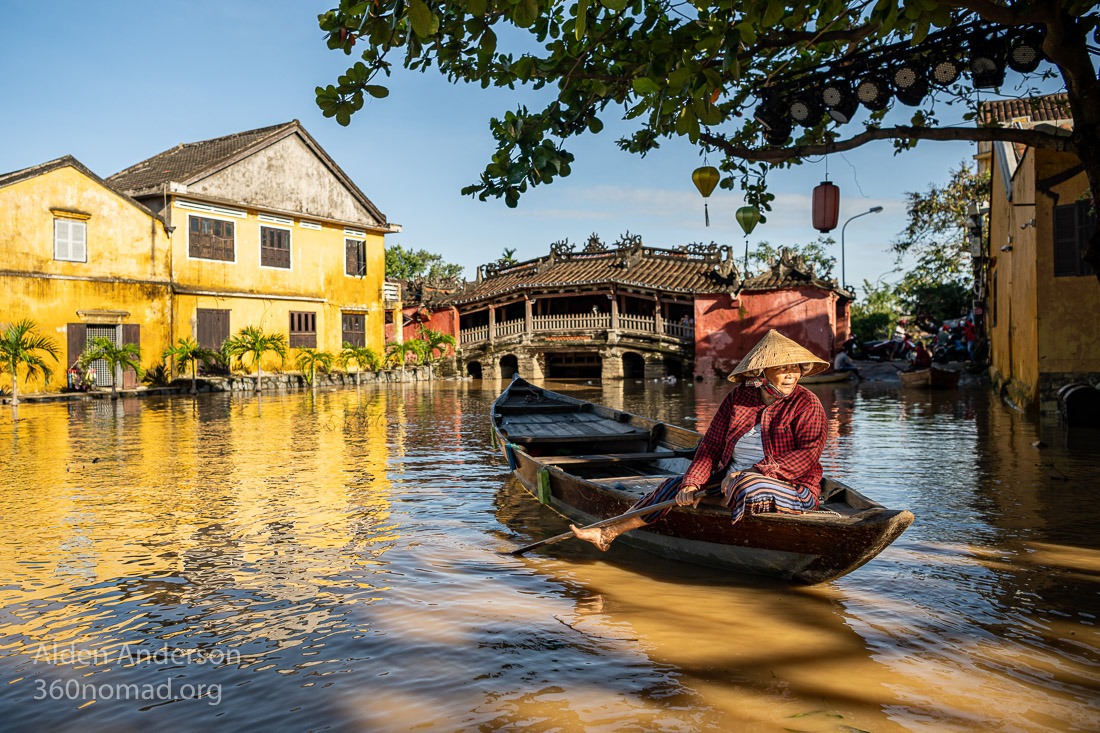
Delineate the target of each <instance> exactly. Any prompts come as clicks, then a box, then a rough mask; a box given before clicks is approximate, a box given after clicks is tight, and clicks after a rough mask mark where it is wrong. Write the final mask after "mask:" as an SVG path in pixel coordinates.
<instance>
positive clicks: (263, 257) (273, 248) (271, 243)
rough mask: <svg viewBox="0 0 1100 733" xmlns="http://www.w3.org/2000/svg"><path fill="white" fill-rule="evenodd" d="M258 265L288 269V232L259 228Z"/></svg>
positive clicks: (285, 230) (272, 228)
mask: <svg viewBox="0 0 1100 733" xmlns="http://www.w3.org/2000/svg"><path fill="white" fill-rule="evenodd" d="M260 264H261V265H263V266H264V267H284V268H287V269H289V268H290V230H289V229H276V228H275V227H260Z"/></svg>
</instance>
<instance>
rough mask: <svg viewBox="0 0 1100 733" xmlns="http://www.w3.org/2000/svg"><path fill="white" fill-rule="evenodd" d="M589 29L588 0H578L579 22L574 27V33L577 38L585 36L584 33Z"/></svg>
mask: <svg viewBox="0 0 1100 733" xmlns="http://www.w3.org/2000/svg"><path fill="white" fill-rule="evenodd" d="M587 29H588V0H577V22H576V26H574V28H573V33H574V34H575V35H576V37H577V40H578V41H579V40H581V39H582V38H584V33H585V31H586V30H587Z"/></svg>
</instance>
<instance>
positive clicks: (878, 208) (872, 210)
mask: <svg viewBox="0 0 1100 733" xmlns="http://www.w3.org/2000/svg"><path fill="white" fill-rule="evenodd" d="M880 211H882V207H881V206H872V207H871V208H869V209H867V211H864V212H861V213H859V214H856V215H855V216H852V217H849V218H848V221H846V222H844V226H842V227H841V228H840V287H842V288H844V289H845V290H847V289H848V284H847V282H846V278H845V277H844V230H845V229H847V228H848V223H849V222H850V221H852V219H858V218H859V217H861V216H867V215H868V214H877V213H878V212H880Z"/></svg>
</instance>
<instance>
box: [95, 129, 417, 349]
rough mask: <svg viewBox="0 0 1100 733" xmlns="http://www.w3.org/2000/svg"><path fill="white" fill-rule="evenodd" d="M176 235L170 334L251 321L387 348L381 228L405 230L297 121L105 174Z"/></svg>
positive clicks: (322, 345)
mask: <svg viewBox="0 0 1100 733" xmlns="http://www.w3.org/2000/svg"><path fill="white" fill-rule="evenodd" d="M107 180H108V183H110V184H111V185H112V186H114V187H115V188H117V189H119V190H120V191H123V192H125V193H127V194H128V195H130V196H132V197H133V198H135V199H136V200H138V201H140V202H142V203H144V204H145V205H146V206H148V207H149V208H150V209H151V210H153V211H155V212H156V213H157V214H159V215H160V216H161V217H162V218H163V220H164V222H165V224H166V226H167V230H168V231H169V233H170V239H171V250H172V257H171V266H172V287H173V338H180V337H184V336H186V337H191V338H194V339H195V340H197V341H198V342H199V343H200V344H201V345H203V346H207V347H209V348H217V347H219V346H220V345H221V343H222V341H224V340H225V339H226V338H227V337H228V336H230V335H231V334H233V333H236V332H237V331H238V330H239V329H241V328H242V327H245V326H255V327H258V328H261V329H263V330H264V331H265V332H269V333H270V332H277V333H284V334H286V335H287V336H288V339H289V343H290V346H291V347H292V348H306V347H308V348H316V349H321V350H324V351H329V352H333V353H336V352H339V350H340V349H341V347H342V346H343V344H344V343H350V344H352V345H355V346H369V347H371V348H373V349H376V350H378V351H381V350H382V349H383V348H384V344H383V321H384V318H385V314H384V308H383V281H384V279H385V252H384V245H383V237H384V236H385V235H386V234H388V233H391V232H396V231H400V228H399V227H397V226H395V225H392V224H390V223H388V222H387V221H386V218H385V216H384V215H383V214H382V213H381V212H380V211H379V210H378V209H377V208H376V207H375V206H374V204H373V203H372V202H371V201H370V200H369V199H368V198H367V197H366V196H365V195H364V194H363V193H362V191H360V190H359V188H358V187H357V186H356V185H355V184H354V183H353V182H352V181H351V179H350V178H348V176H347V175H346V174H345V173H344V172H343V171H342V170H341V169H340V167H339V166H338V165H337V164H336V163H335V161H333V160H332V159H331V158H330V157H329V156H328V154H327V153H325V151H324V150H322V149H321V147H320V145H318V144H317V142H316V141H314V140H313V138H312V137H310V135H309V134H308V133H307V132H306V131H305V129H304V128H303V127H302V126H301V124H300V123H299V122H298V121H297V120H295V121H292V122H289V123H286V124H282V125H276V126H273V127H267V128H261V129H258V130H250V131H247V132H242V133H237V134H234V135H229V136H226V137H222V138H216V139H213V140H205V141H202V142H197V143H188V144H181V145H178V146H176V147H174V148H171V149H169V150H166V151H164V152H163V153H160V154H158V155H155V156H153V157H152V158H149V159H148V160H144V161H142V162H140V163H137V164H136V165H133V166H131V167H129V168H127V169H125V170H123V171H120V172H118V173H116V174H114V175H113V176H110V177H109V178H108V179H107Z"/></svg>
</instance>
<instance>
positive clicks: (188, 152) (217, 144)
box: [107, 120, 386, 223]
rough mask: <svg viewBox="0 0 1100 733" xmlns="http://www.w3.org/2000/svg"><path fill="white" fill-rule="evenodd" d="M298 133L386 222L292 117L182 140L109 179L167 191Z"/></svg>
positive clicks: (130, 189)
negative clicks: (167, 186) (166, 187)
mask: <svg viewBox="0 0 1100 733" xmlns="http://www.w3.org/2000/svg"><path fill="white" fill-rule="evenodd" d="M295 134H297V135H300V136H301V137H302V139H303V141H304V142H305V144H306V145H307V146H309V147H310V148H311V149H312V150H313V151H314V152H315V153H316V154H317V156H318V157H319V158H321V160H322V161H324V163H325V164H326V165H327V166H328V167H329V169H330V170H331V171H332V172H333V174H334V175H335V176H336V177H337V178H338V179H340V181H341V182H342V183H343V185H344V186H345V187H346V188H347V189H348V190H349V191H350V192H351V193H352V195H353V196H355V198H356V199H358V201H359V203H360V204H362V205H363V207H364V208H365V209H366V210H367V211H369V212H370V214H371V216H372V217H373V218H374V219H375V221H378V222H380V223H385V222H386V217H385V215H384V214H382V212H381V211H379V210H378V207H376V206H375V205H374V203H372V202H371V200H370V199H368V198H367V197H366V195H365V194H364V193H363V192H362V191H360V190H359V187H358V186H356V185H355V183H354V182H353V181H352V180H351V179H350V178H349V177H348V176H347V174H346V173H344V171H343V170H341V168H340V166H338V165H337V164H336V161H334V160H333V159H332V158H330V157H329V156H328V153H326V152H325V151H324V149H323V148H321V146H320V145H318V144H317V141H316V140H314V139H313V138H312V137H311V136H310V134H309V133H308V132H306V130H305V128H304V127H302V124H301V123H300V122H299V121H298V120H291V121H290V122H284V123H283V124H281V125H272V126H271V127H261V128H259V129H256V130H247V131H245V132H237V133H234V134H232V135H226V136H225V137H216V138H213V139H212V140H201V141H199V142H194V143H180V144H179V145H177V146H175V147H174V148H169V149H168V150H165V151H164V152H163V153H158V154H157V155H154V156H153V157H152V158H146V159H145V160H143V161H141V162H140V163H136V164H135V165H132V166H130V167H129V168H126V169H125V170H121V171H119V172H118V173H115V174H114V175H112V176H110V177H109V178H108V179H107V180H108V181H109V182H110V183H111V185H112V186H114V187H115V188H117V189H119V190H122V191H125V192H126V193H128V194H130V195H131V196H148V195H151V194H160V193H162V192H163V190H164V185H165V184H166V183H169V182H172V181H174V182H177V183H182V184H184V185H188V184H191V183H194V182H196V181H199V180H201V179H203V178H205V177H207V176H209V175H211V174H213V173H216V172H217V171H219V170H221V169H223V168H225V167H228V166H229V165H232V164H233V163H235V162H237V161H239V160H242V159H244V158H246V157H248V156H249V155H251V154H252V153H254V152H256V151H258V150H262V149H263V148H265V147H267V146H268V145H271V144H273V143H276V142H278V141H279V140H282V139H283V138H285V137H287V136H290V135H295Z"/></svg>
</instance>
